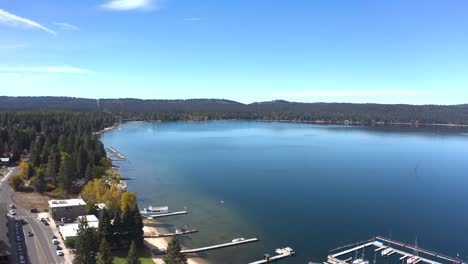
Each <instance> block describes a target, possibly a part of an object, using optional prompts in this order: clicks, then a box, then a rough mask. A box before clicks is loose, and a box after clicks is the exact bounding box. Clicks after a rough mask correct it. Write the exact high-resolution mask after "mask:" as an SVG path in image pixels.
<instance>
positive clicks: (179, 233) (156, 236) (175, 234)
mask: <svg viewBox="0 0 468 264" xmlns="http://www.w3.org/2000/svg"><path fill="white" fill-rule="evenodd" d="M196 232H198V230H197V229H192V230H186V231H180V232H174V233H166V234H159V235H143V237H144V238H158V237H171V236H181V235H188V234H192V233H196Z"/></svg>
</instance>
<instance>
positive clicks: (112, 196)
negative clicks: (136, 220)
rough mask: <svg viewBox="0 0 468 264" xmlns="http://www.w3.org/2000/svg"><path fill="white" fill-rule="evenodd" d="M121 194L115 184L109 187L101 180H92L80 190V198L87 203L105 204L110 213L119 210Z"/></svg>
mask: <svg viewBox="0 0 468 264" xmlns="http://www.w3.org/2000/svg"><path fill="white" fill-rule="evenodd" d="M123 193H124V192H122V190H120V189H119V188H117V186H116V185H115V184H111V185H110V186H109V184H108V183H106V182H105V181H104V180H102V179H94V180H93V181H90V182H88V183H87V184H86V186H85V187H84V188H83V190H81V196H82V197H83V199H84V200H85V201H86V202H87V203H90V204H96V203H105V204H106V206H107V209H109V210H110V211H112V212H115V211H117V210H119V209H120V204H121V201H122V194H123ZM135 200H136V199H135Z"/></svg>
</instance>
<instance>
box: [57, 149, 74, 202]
mask: <svg viewBox="0 0 468 264" xmlns="http://www.w3.org/2000/svg"><path fill="white" fill-rule="evenodd" d="M58 176H59V186H60V188H61V189H62V191H64V192H65V193H70V192H71V189H72V185H73V180H74V178H75V162H74V161H73V158H72V156H71V155H70V154H68V153H66V152H63V153H62V161H61V162H60V169H59V173H58Z"/></svg>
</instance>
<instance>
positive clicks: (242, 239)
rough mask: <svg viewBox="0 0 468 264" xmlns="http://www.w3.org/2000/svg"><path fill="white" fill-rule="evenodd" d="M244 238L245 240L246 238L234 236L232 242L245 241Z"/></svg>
mask: <svg viewBox="0 0 468 264" xmlns="http://www.w3.org/2000/svg"><path fill="white" fill-rule="evenodd" d="M244 240H245V238H243V237H239V238H234V239H233V240H232V242H233V243H236V242H241V241H244Z"/></svg>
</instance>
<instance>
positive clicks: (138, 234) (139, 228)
mask: <svg viewBox="0 0 468 264" xmlns="http://www.w3.org/2000/svg"><path fill="white" fill-rule="evenodd" d="M133 219H134V220H133V223H134V225H133V230H134V231H133V232H134V239H135V243H136V246H137V247H138V248H141V247H143V239H144V237H143V236H144V231H143V217H141V214H140V211H139V209H138V205H137V206H136V207H135V209H134V210H133Z"/></svg>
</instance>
